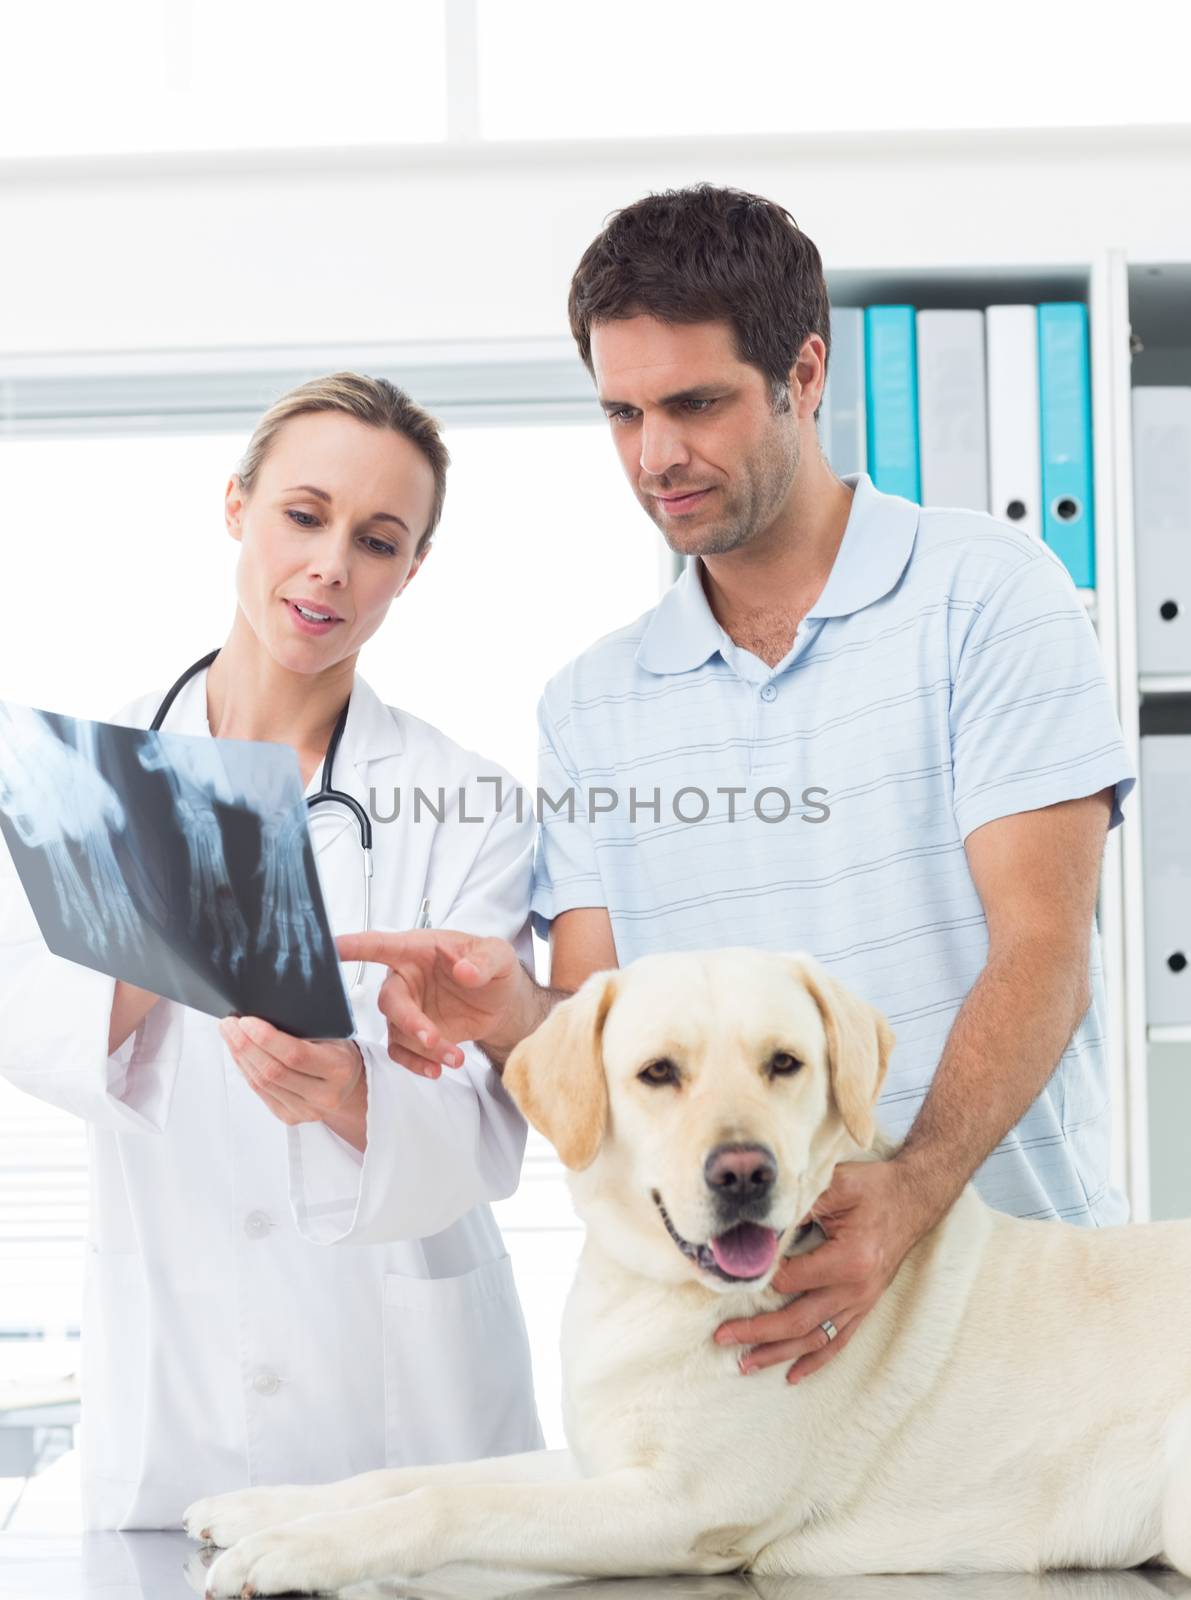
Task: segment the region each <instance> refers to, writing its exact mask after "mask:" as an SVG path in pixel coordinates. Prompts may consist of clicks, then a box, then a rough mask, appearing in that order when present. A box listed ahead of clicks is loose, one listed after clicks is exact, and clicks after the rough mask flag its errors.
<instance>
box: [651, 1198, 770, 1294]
mask: <svg viewBox="0 0 1191 1600" xmlns="http://www.w3.org/2000/svg"><path fill="white" fill-rule="evenodd" d="M652 1194H653V1202H654V1204H655V1205H656V1206H657V1208H658V1210H659V1211H660V1212H661V1214H662V1221H663V1222H664V1223H665V1224H666V1232H667V1233H668V1234H669V1235H670V1237H671V1239H673V1240H674V1243H675V1244H676V1245H677V1246H678V1248H679V1249H680V1250H681V1251H682V1253H683V1255H684V1256H689V1257H690V1259H691V1260H692V1261H693V1262H694V1263H695V1265H696V1266H697V1267H699V1268H700V1269H701V1270H702V1271H703V1272H711V1273H714V1274H715V1276H716V1277H717V1278H724V1279H726V1280H727V1281H728V1282H729V1283H736V1282H741V1281H746V1280H748V1279H750V1278H762V1277H764V1276H765V1274H766V1273H767V1272H768V1271H769V1269H770V1267H771V1266H772V1265H773V1261H774V1257H775V1256H776V1255H777V1242H778V1237H779V1235H778V1231H777V1229H776V1228H763V1227H761V1225H760V1224H759V1223H757V1222H738V1223H737V1224H736V1226H735V1227H734V1228H729V1229H728V1230H727V1232H725V1233H720V1234H716V1236H715V1237H714V1238H713V1239H709V1240H708V1241H707V1243H706V1244H692V1242H691V1241H690V1240H689V1239H684V1238H683V1237H682V1235H681V1234H680V1233H679V1231H678V1229H677V1228H676V1227H675V1226H674V1224H673V1223H672V1222H671V1221H670V1214H669V1212H668V1211H667V1210H666V1208H665V1206H664V1205H663V1204H662V1197H661V1195H660V1194H659V1193H658V1192H657V1190H656V1189H654V1190H653V1191H652Z"/></svg>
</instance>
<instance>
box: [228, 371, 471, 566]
mask: <svg viewBox="0 0 1191 1600" xmlns="http://www.w3.org/2000/svg"><path fill="white" fill-rule="evenodd" d="M314 411H343V412H346V413H347V415H348V416H350V417H357V418H358V419H359V420H360V421H361V422H366V423H368V425H369V426H370V427H373V428H391V429H392V430H393V432H394V433H399V434H401V435H402V437H403V438H405V439H408V440H409V442H410V443H411V444H412V445H414V446H416V448H417V449H418V450H420V451H421V452H422V454H423V455H424V456H425V458H426V460H427V461H428V462H429V463H430V468H431V471H432V472H433V473H434V503H433V505H432V506H431V510H430V521H429V522H428V523H427V524H426V528H425V531H424V532H423V534H422V536H421V537H420V538H419V540H418V546H417V553H418V554H419V555H421V554H422V552H423V551H424V550H425V549H426V546H427V545H428V544H429V543H430V540H431V538H432V537H433V535H434V530H435V529H436V528H437V527H438V521H439V518H440V517H441V516H442V507H443V500H444V498H445V496H446V492H447V467H448V466H449V465H450V460H451V457H450V454H449V453H448V451H447V447H446V445H445V444H444V443H443V442H442V435H441V434H440V433H439V431H438V423H437V422H436V421H435V420H434V418H433V417H432V416H431V415H430V413H429V412H428V411H423V410H422V408H421V406H419V405H415V404H414V402H413V401H412V400H411V399H410V397H409V396H408V395H407V394H406V393H405V391H404V389H399V388H398V387H397V385H396V384H395V383H390V382H389V380H388V379H387V378H370V377H368V376H367V375H366V374H364V373H362V372H332V373H328V375H327V376H326V377H325V378H311V379H310V381H309V382H308V383H302V384H299V385H298V387H297V388H296V389H291V390H290V391H289V393H288V394H283V395H282V396H281V398H280V400H276V401H274V403H273V404H272V405H271V406H270V407H269V409H268V410H267V411H266V412H265V414H264V416H263V417H262V418H261V420H260V421H259V422H258V423H257V425H256V427H255V428H254V429H253V433H252V438H251V439H250V440H249V441H248V448H247V449H246V450H245V452H244V454H243V457H242V458H241V460H240V465H239V467H238V468H237V476H238V477H239V479H240V482H241V484H242V485H243V488H244V493H245V495H250V494H251V493H252V491H253V488H254V486H255V484H256V479H257V474H258V473H259V472H260V469H261V464H262V463H263V461H264V459H265V457H266V456H267V455H268V453H269V447H270V445H271V444H272V443H273V441H274V439H275V438H276V437H277V434H278V432H279V431H280V429H281V428H282V427H283V426H284V425H285V423H287V422H288V421H289V419H290V418H291V417H300V416H304V415H307V414H308V413H310V412H314Z"/></svg>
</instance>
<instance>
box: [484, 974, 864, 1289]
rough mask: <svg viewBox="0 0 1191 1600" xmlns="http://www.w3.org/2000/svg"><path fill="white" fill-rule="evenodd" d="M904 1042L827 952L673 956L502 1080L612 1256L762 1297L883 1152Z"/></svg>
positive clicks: (541, 1039) (604, 985) (573, 1004)
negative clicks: (897, 1052) (803, 1240)
mask: <svg viewBox="0 0 1191 1600" xmlns="http://www.w3.org/2000/svg"><path fill="white" fill-rule="evenodd" d="M892 1048H893V1034H892V1032H891V1031H890V1029H889V1026H888V1024H887V1023H886V1021H885V1019H884V1017H882V1016H881V1014H880V1013H879V1012H878V1011H875V1010H874V1009H873V1007H872V1006H870V1005H868V1004H867V1003H866V1002H865V1001H863V1000H861V999H860V998H859V997H858V996H857V995H854V994H852V993H851V992H850V991H849V990H847V989H846V988H844V987H843V985H842V984H840V983H839V982H837V981H836V980H835V979H834V978H832V977H831V976H830V975H829V974H828V973H827V972H826V971H825V970H824V968H823V967H822V966H820V964H819V963H818V962H817V961H816V960H815V959H814V958H813V957H812V956H808V955H805V954H802V953H797V954H793V955H776V954H771V953H767V952H764V951H756V950H719V951H713V952H707V953H698V954H690V955H677V954H676V955H657V956H646V957H644V958H642V959H641V960H640V961H636V962H634V963H633V964H632V965H631V966H629V967H626V968H625V969H624V970H623V971H619V972H600V973H595V974H593V976H592V977H590V978H589V979H588V980H587V982H586V983H585V984H584V985H583V987H582V988H581V989H579V991H578V992H577V993H576V994H575V995H573V996H572V997H571V999H569V1000H565V1001H563V1002H562V1003H561V1004H560V1005H558V1006H556V1007H555V1009H554V1010H553V1012H552V1013H551V1014H550V1016H549V1017H548V1018H547V1019H546V1021H545V1022H544V1023H543V1024H542V1026H541V1027H540V1028H538V1029H537V1030H536V1032H535V1033H533V1034H532V1035H531V1036H530V1037H529V1038H528V1039H525V1040H523V1041H522V1043H521V1044H519V1045H518V1046H517V1048H516V1049H515V1050H514V1051H513V1053H512V1055H511V1056H510V1057H509V1061H508V1064H507V1066H506V1068H505V1073H504V1081H505V1084H506V1086H507V1087H508V1089H509V1091H510V1092H511V1094H512V1095H513V1098H514V1099H515V1100H516V1101H517V1103H518V1105H519V1106H520V1107H521V1109H522V1111H523V1112H524V1113H525V1116H526V1118H527V1119H528V1121H529V1122H530V1123H532V1124H533V1126H534V1127H535V1128H537V1129H538V1131H539V1132H541V1133H543V1134H545V1136H546V1138H548V1139H549V1140H550V1141H551V1143H552V1144H553V1145H554V1146H555V1148H556V1149H557V1151H558V1153H559V1156H560V1157H561V1159H562V1161H563V1163H564V1165H565V1166H567V1167H568V1168H569V1169H570V1172H571V1190H572V1193H573V1195H574V1198H575V1203H576V1206H577V1207H578V1210H579V1212H580V1215H581V1216H582V1217H583V1219H584V1221H585V1222H586V1223H587V1226H588V1229H589V1231H590V1232H592V1234H593V1235H594V1236H595V1237H596V1238H597V1239H598V1241H599V1243H600V1244H601V1246H602V1247H604V1248H605V1249H607V1250H608V1251H609V1252H610V1253H612V1254H614V1255H615V1256H616V1257H617V1258H618V1259H620V1260H622V1261H624V1262H625V1264H626V1265H629V1266H631V1267H633V1268H634V1270H636V1271H639V1272H643V1273H645V1274H646V1275H648V1276H650V1277H657V1278H664V1279H669V1280H681V1279H684V1278H686V1279H689V1278H691V1277H694V1278H697V1279H698V1280H700V1281H701V1282H703V1283H704V1284H705V1285H706V1286H707V1287H709V1288H712V1289H721V1290H724V1291H727V1290H729V1289H732V1288H740V1287H742V1286H744V1285H746V1284H747V1285H748V1286H749V1287H750V1288H752V1287H756V1288H761V1287H764V1286H765V1284H766V1283H767V1282H768V1280H769V1278H770V1276H771V1275H772V1272H773V1270H774V1268H775V1267H776V1265H777V1262H778V1261H779V1260H780V1258H781V1255H782V1251H783V1249H784V1248H785V1247H786V1246H788V1244H789V1243H790V1240H791V1239H792V1237H793V1235H794V1233H795V1231H796V1229H797V1227H798V1224H799V1222H800V1221H801V1220H802V1218H803V1217H804V1216H806V1214H807V1213H808V1212H809V1210H810V1208H811V1204H812V1203H813V1201H814V1200H816V1199H817V1198H818V1196H819V1195H820V1194H821V1193H822V1192H823V1190H824V1189H825V1188H826V1187H827V1185H828V1183H829V1182H830V1180H831V1173H832V1170H833V1169H834V1167H835V1164H836V1162H837V1161H840V1160H846V1159H849V1158H850V1157H854V1156H856V1155H857V1154H859V1153H861V1152H863V1151H867V1150H868V1149H869V1148H870V1147H871V1145H872V1143H873V1139H874V1136H875V1133H876V1129H875V1125H874V1122H873V1105H874V1103H875V1101H876V1099H877V1095H878V1093H879V1091H880V1088H881V1083H882V1080H883V1079H884V1076H885V1069H886V1066H887V1064H888V1059H889V1053H890V1051H891V1049H892Z"/></svg>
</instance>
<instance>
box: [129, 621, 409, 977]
mask: <svg viewBox="0 0 1191 1600" xmlns="http://www.w3.org/2000/svg"><path fill="white" fill-rule="evenodd" d="M218 654H219V651H218V650H212V651H211V653H210V655H207V656H204V657H203V659H202V660H201V661H196V662H195V663H194V665H193V666H192V667H187V669H186V671H185V672H184V673H183V674H182V676H181V677H180V678H179V679H178V681H177V683H175V684H174V685H173V687H172V688H171V689H170V690H169V691H168V692H167V694H166V696H165V699H164V700H162V702H161V704H160V705H159V706H158V708H157V715H156V716H155V717H154V718H153V721H152V722H151V723H150V724H149V731H150V732H151V733H155V732H156V731H157V730H158V729H159V728H160V727H161V724H162V723H163V722H164V721H165V715H166V712H167V711H168V710H169V708H170V707H171V706H172V705H173V703H174V701H175V699H176V698H177V696H178V692H179V690H181V689H183V688H185V686H186V685H187V684H188V683H189V682H190V680H191V678H193V677H194V675H195V674H196V673H198V672H202V671H203V669H204V668H205V667H209V666H210V665H211V663H212V661H214V659H215V657H216V656H217V655H218ZM350 705H351V698H350V696H349V697H348V699H347V700H345V701H344V703H343V710H342V711H341V712H340V713H339V717H338V720H337V721H336V723H335V726H334V728H333V729H332V731H331V740H330V743H329V744H328V745H327V753H326V755H325V756H324V757H323V781H322V784H321V786H320V787H319V791H318V793H317V794H312V795H307V797H306V809H307V811H313V810H314V808H315V806H321V805H324V804H326V803H327V802H328V801H330V803H331V804H332V805H337V806H346V807H347V808H348V810H349V811H350V812H351V814H352V815H353V816H354V817H355V819H356V826H357V827H358V828H359V832H360V850H361V852H362V853H363V858H364V928H363V931H364V932H365V933H367V932H369V930H370V928H371V926H372V923H371V913H372V820H371V818H370V817H369V815H368V813H367V812H366V811H365V810H364V807H363V806H362V805H361V804H360V802H359V801H358V800H357V799H355V798H354V796H352V795H350V794H344V792H343V790H342V789H336V788H334V787H333V786H332V782H331V780H332V777H333V776H334V768H335V752H336V751H337V750H338V749H339V741H340V739H342V737H343V730H344V728H345V727H346V726H347V713H348V708H349V706H350ZM429 926H430V902H429V900H423V901H422V905H421V909H420V910H419V912H418V920H417V922H416V924H415V927H418V928H428V927H429ZM363 971H364V963H363V962H362V961H360V962H357V964H356V975H355V977H354V978H353V979H352V982H351V987H352V989H353V990H355V989H359V988H360V986H361V985H360V980H361V976H362V974H363Z"/></svg>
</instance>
